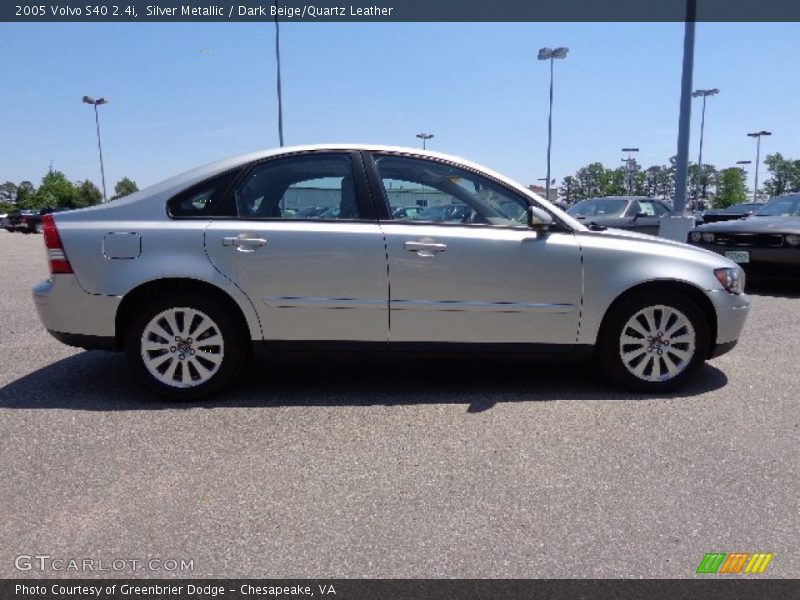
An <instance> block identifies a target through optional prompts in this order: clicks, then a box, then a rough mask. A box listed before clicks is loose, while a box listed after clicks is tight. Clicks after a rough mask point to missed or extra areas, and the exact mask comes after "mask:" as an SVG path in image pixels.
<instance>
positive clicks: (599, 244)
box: [33, 145, 750, 399]
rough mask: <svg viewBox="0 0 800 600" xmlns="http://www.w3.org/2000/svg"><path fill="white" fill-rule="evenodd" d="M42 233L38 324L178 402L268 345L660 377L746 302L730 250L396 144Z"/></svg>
mask: <svg viewBox="0 0 800 600" xmlns="http://www.w3.org/2000/svg"><path fill="white" fill-rule="evenodd" d="M401 208H404V209H407V210H398V209H401ZM392 215H395V217H394V218H393V217H392ZM44 234H45V235H44V240H45V244H46V247H47V253H48V258H49V262H50V270H51V272H52V276H51V277H50V278H49V279H48V280H46V281H44V282H42V283H40V284H39V285H37V286H36V287H35V288H34V290H33V296H34V299H35V302H36V306H37V309H38V311H39V315H40V317H41V320H42V322H43V323H44V325H45V327H46V328H47V329H48V330H49V331H50V333H52V334H53V336H55V337H56V338H57V339H59V340H61V341H62V342H64V343H67V344H71V345H75V346H79V347H83V348H96V349H106V350H122V351H125V352H126V353H127V356H128V358H129V361H130V364H131V366H132V368H133V370H134V371H135V372H136V374H137V375H138V376H139V378H140V379H141V380H142V382H143V383H144V384H145V385H146V386H147V387H148V388H149V389H150V390H152V391H154V392H156V393H159V394H161V395H163V396H167V397H170V398H173V399H190V398H197V397H199V396H202V395H204V394H207V393H209V392H212V391H215V390H219V389H220V388H222V387H224V386H226V385H229V384H231V383H233V382H234V381H235V380H236V376H237V374H238V373H239V372H240V371H241V370H242V368H243V367H244V365H245V364H246V363H247V361H248V359H249V357H250V356H251V354H252V350H253V349H254V348H255V347H256V345H257V344H263V345H265V346H267V347H269V348H270V349H273V350H280V349H287V348H291V349H307V348H309V349H320V348H323V349H331V350H334V349H337V348H346V349H348V350H353V349H366V350H374V349H378V348H379V349H385V350H402V351H413V352H425V351H429V350H435V351H447V352H449V351H456V352H457V351H478V352H485V353H489V352H491V353H497V352H503V351H509V352H517V353H520V352H524V353H531V354H548V355H552V354H555V355H563V356H576V355H578V356H582V355H586V356H587V357H589V356H594V357H595V358H596V359H597V361H598V362H599V363H600V369H602V370H603V371H605V372H606V373H607V374H609V375H610V376H611V377H612V378H614V379H616V380H618V381H619V382H621V383H623V384H625V385H627V386H628V387H630V388H633V389H636V390H639V391H645V392H660V391H666V390H670V389H673V388H675V387H677V386H678V385H680V384H682V383H684V382H685V381H686V380H687V379H688V378H689V377H690V376H691V375H693V374H694V373H695V372H696V371H697V370H698V368H699V367H700V366H701V365H702V364H703V362H704V361H705V360H706V359H708V358H711V357H714V356H718V355H720V354H722V353H724V352H726V351H728V350H730V349H731V348H732V347H733V346H734V345H735V343H736V341H737V339H738V337H739V334H740V332H741V331H742V327H743V325H744V322H745V319H746V316H747V313H748V309H749V305H750V302H749V300H748V299H747V297H746V296H745V295H744V294H743V293H742V291H743V286H744V276H743V273H742V270H741V269H740V268H739V267H738V266H737V265H736V264H734V263H733V262H731V261H729V260H727V259H726V258H724V257H722V256H719V255H717V254H713V253H711V252H708V251H706V250H702V249H699V248H693V247H691V246H688V245H685V244H680V243H676V242H669V241H665V240H660V239H658V238H656V237H652V236H649V235H643V234H637V233H633V232H626V231H621V230H613V229H603V228H601V227H598V226H594V225H592V226H590V227H586V226H584V225H583V224H581V223H579V222H578V221H576V220H575V219H573V218H572V217H570V216H569V215H567V214H566V213H564V212H563V211H561V210H559V209H558V208H556V207H555V206H553V205H552V204H550V203H548V202H547V201H545V200H544V199H542V198H540V197H539V196H537V195H535V194H533V193H532V192H530V191H529V190H527V189H525V188H524V187H522V186H520V185H518V184H515V183H514V182H512V181H510V180H508V179H507V178H505V177H503V176H501V175H499V174H497V173H493V172H491V171H489V170H487V169H484V168H482V167H479V166H477V165H475V164H471V163H469V162H466V161H463V160H461V159H458V158H454V157H450V156H445V155H441V154H437V153H432V152H424V151H418V150H412V149H403V148H390V147H375V146H351V145H342V146H325V147H321V146H313V147H302V148H291V149H281V150H277V151H269V152H262V153H258V154H251V155H247V156H243V157H239V158H236V159H230V160H226V161H222V162H218V163H215V164H212V165H209V166H206V167H202V168H200V169H197V170H194V171H190V172H188V173H185V174H183V175H180V176H178V177H175V178H173V179H170V180H168V181H165V182H163V183H160V184H158V185H155V186H153V187H151V188H149V189H147V190H143V191H140V192H137V193H135V194H133V195H131V196H129V197H127V198H124V199H121V200H117V201H114V202H112V203H110V204H106V205H102V206H97V207H92V208H87V209H83V210H75V211H70V212H63V213H56V214H53V215H48V216H46V217H44Z"/></svg>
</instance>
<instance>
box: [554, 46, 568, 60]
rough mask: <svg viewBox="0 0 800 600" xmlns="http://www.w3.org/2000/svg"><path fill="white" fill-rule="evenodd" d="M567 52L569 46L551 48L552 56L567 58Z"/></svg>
mask: <svg viewBox="0 0 800 600" xmlns="http://www.w3.org/2000/svg"><path fill="white" fill-rule="evenodd" d="M568 52H569V48H564V47H561V48H556V49H555V50H553V58H567V53H568Z"/></svg>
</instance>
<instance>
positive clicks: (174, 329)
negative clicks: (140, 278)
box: [125, 294, 246, 400]
mask: <svg viewBox="0 0 800 600" xmlns="http://www.w3.org/2000/svg"><path fill="white" fill-rule="evenodd" d="M243 338H244V336H243V333H242V332H241V328H240V327H238V326H237V322H236V321H235V319H233V318H232V316H231V315H229V314H228V313H227V312H226V311H225V310H224V308H223V307H222V306H220V305H219V304H218V303H217V302H214V301H212V300H209V299H207V298H204V297H202V296H197V295H194V294H180V295H175V296H169V297H164V298H159V299H158V300H156V301H155V302H153V303H152V304H150V305H149V306H148V307H147V308H144V309H142V310H141V311H140V312H138V313H137V314H136V315H135V316H134V318H133V320H132V321H131V323H130V326H129V327H128V331H127V335H126V338H125V352H126V354H127V356H128V361H129V362H130V364H131V367H132V368H133V370H134V372H135V373H136V375H137V376H138V377H139V379H140V380H141V381H142V383H143V384H144V385H145V386H146V387H147V388H148V389H149V390H151V391H152V392H155V393H156V394H158V395H160V396H163V397H165V398H167V399H170V400H193V399H196V398H199V397H201V396H205V395H207V394H210V393H212V392H214V391H217V390H219V389H221V388H222V387H224V386H225V385H227V384H229V383H231V382H232V380H233V379H234V377H235V376H236V375H237V374H238V373H239V372H240V370H241V367H242V364H243V361H244V357H245V355H246V353H245V351H244V339H243Z"/></svg>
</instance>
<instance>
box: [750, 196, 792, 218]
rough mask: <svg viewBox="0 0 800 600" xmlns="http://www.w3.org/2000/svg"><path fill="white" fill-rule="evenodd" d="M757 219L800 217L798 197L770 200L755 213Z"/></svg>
mask: <svg viewBox="0 0 800 600" xmlns="http://www.w3.org/2000/svg"><path fill="white" fill-rule="evenodd" d="M755 214H756V216H759V217H797V216H800V196H788V197H786V198H775V199H774V200H770V201H769V202H768V203H767V204H766V205H765V206H764V207H763V208H761V209H760V210H759V211H757V212H756V213H755Z"/></svg>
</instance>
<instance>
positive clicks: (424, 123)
mask: <svg viewBox="0 0 800 600" xmlns="http://www.w3.org/2000/svg"><path fill="white" fill-rule="evenodd" d="M280 32H281V57H282V75H283V77H282V79H283V101H284V132H285V141H286V144H287V145H295V144H306V143H326V142H364V143H377V144H389V145H400V146H417V145H419V142H420V140H418V139H417V138H416V137H415V135H416V134H417V133H420V132H430V133H433V134H434V135H435V137H434V138H433V139H432V140H430V142H429V148H431V149H435V150H438V151H441V152H447V153H450V154H455V155H457V156H462V157H464V158H467V159H469V160H473V161H475V162H478V163H482V164H484V165H486V166H488V167H491V168H493V169H495V170H497V171H500V172H502V173H504V174H506V175H508V176H510V177H512V178H513V179H516V180H517V181H519V182H520V183H523V184H525V185H527V184H530V183H534V182H536V180H537V179H538V178H541V177H544V176H545V169H546V151H547V113H548V86H549V69H548V67H547V63H546V62H540V61H537V60H536V53H537V50H538V49H539V48H541V47H543V46H549V47H556V46H567V47H568V48H569V55H568V57H567V58H566V59H565V60H561V61H557V62H556V64H555V99H554V108H553V149H552V176H553V177H555V178H557V180H558V181H559V182H560V181H561V179H562V178H563V177H564V176H566V175H570V174H573V173H574V172H575V171H576V170H577V169H578V168H580V167H581V166H584V165H586V164H588V163H590V162H595V161H600V162H602V163H604V164H605V165H606V166H608V167H616V166H618V165H620V164H621V158H622V156H623V154H622V152H621V148H623V147H629V146H632V147H638V148H640V152H639V154H638V156H637V158H638V160H639V162H640V164H642V165H643V166H644V167H648V166H650V165H653V164H666V163H667V161H668V159H669V157H670V156H672V155H674V154H675V153H676V149H677V129H678V109H679V95H680V80H681V61H682V48H683V33H684V25H683V24H682V23H627V24H623V23H568V24H561V23H335V24H330V23H285V24H282V25H281V30H280ZM274 35H275V29H274V24H273V23H272V22H265V23H95V24H88V23H74V24H73V23H41V24H39V23H2V24H0V56H2V57H3V65H4V75H5V78H4V79H5V85H4V86H2V88H0V115H2V116H1V117H0V137H1V139H2V144H0V146H1V147H0V182H1V181H6V180H10V181H14V182H16V183H18V182H19V181H22V180H30V181H32V182H34V184H36V185H38V183H39V182H40V180H41V178H42V176H43V175H44V174H45V173H46V172H47V170H48V168H49V165H50V163H51V161H52V164H53V167H54V168H55V169H57V170H60V171H63V172H64V173H65V174H66V175H67V177H68V178H69V179H71V180H73V181H78V180H83V179H91V180H92V181H94V182H95V183H96V184H98V185H99V184H100V169H99V160H98V154H97V141H96V133H95V125H94V114H93V110H92V107H91V106H89V105H86V104H83V103H81V98H82V97H83V96H84V95H90V96H95V97H100V96H103V97H106V98H108V99H109V101H110V102H109V104H107V105H104V106H101V107H100V108H99V110H100V125H101V133H102V143H103V154H104V159H105V167H106V182H107V185H108V188H109V192H110V190H111V189H113V186H114V183H115V182H116V181H118V180H119V179H120V178H122V177H124V176H126V177H130V178H131V179H133V180H135V181H136V182H137V183H138V184H139V187H144V186H147V185H150V184H153V183H156V182H158V181H160V180H162V179H165V178H167V177H169V176H171V175H174V174H177V173H180V172H182V171H185V170H187V169H189V168H192V167H195V166H198V165H201V164H205V163H208V162H211V161H214V160H218V159H221V158H225V157H229V156H234V155H237V154H241V153H245V152H250V151H253V150H259V149H266V148H272V147H275V146H277V145H278V133H277V131H278V128H277V101H276V85H275V83H276V77H275V60H274V44H275V37H274ZM799 57H800V24H798V23H760V24H759V23H698V24H697V33H696V48H695V73H694V86H693V87H694V88H695V89H697V88H715V87H716V88H719V89H720V94H719V95H718V96H715V97H712V98H709V100H708V105H707V110H706V126H705V140H704V150H703V159H704V162H706V163H710V164H713V165H715V166H716V167H717V168H724V167H728V166H732V165H734V164H735V163H736V161H738V160H752V161H754V162H755V154H756V148H755V146H756V144H755V141H754V140H752V139H751V138H748V137H747V136H746V134H747V132H750V131H758V130H762V129H766V130H769V131H772V133H773V135H772V136H771V137H769V138H764V139H763V142H762V159H763V157H764V155H766V154H769V153H773V152H781V153H782V154H783V155H784V156H787V157H791V158H795V159H800V77H797V60H798V58H799ZM700 107H701V101H700V100H694V101H693V104H692V134H691V146H690V158H691V160H693V161H696V160H697V151H698V144H699V131H700ZM752 175H753V169H752V168H751V169H750V185H752ZM765 175H766V174H765V172H764V169H763V168H762V171H761V181H762V182H763V181H764V178H765ZM109 195H111V194H110V193H109Z"/></svg>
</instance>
